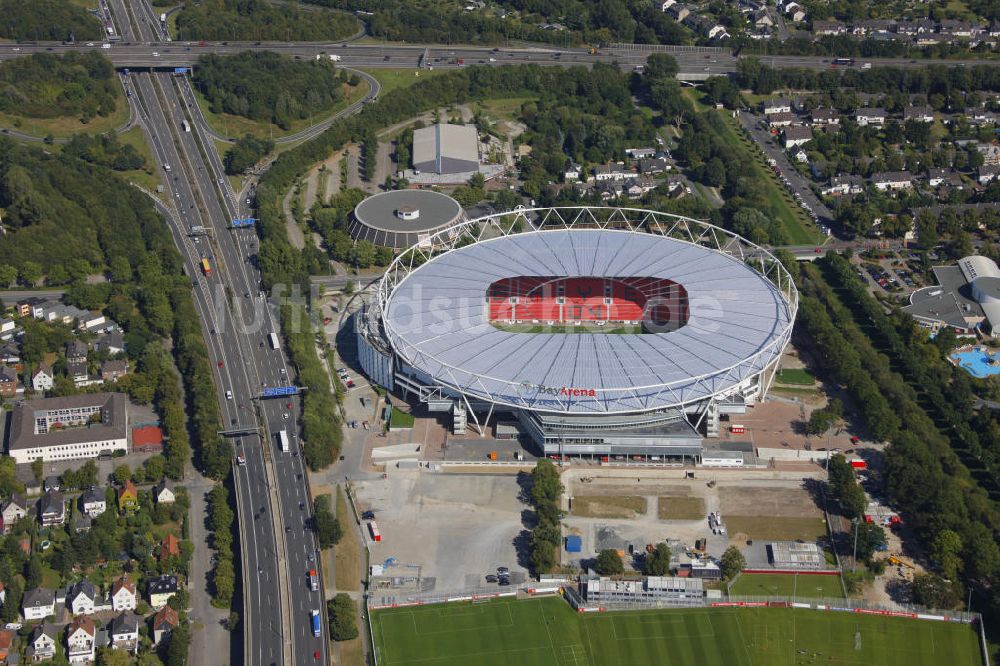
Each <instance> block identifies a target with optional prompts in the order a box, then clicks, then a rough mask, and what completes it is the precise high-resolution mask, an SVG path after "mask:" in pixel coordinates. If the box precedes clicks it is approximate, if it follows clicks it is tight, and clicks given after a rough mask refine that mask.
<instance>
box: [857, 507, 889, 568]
mask: <svg viewBox="0 0 1000 666" xmlns="http://www.w3.org/2000/svg"><path fill="white" fill-rule="evenodd" d="M856 520H858V521H860V522H859V523H858V526H857V529H858V550H857V554H858V559H860V560H864V561H866V562H870V561H871V559H872V556H873V555H874V554H875V553H876V552H877V551H880V550H885V548H886V539H885V530H884V529H882V526H881V525H876V524H875V523H866V522H864V519H863V518H860V517H859V518H857V519H856Z"/></svg>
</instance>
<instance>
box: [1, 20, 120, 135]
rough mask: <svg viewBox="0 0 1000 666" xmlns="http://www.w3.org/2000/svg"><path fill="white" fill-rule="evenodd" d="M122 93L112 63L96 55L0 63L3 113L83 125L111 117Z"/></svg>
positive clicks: (44, 56)
mask: <svg viewBox="0 0 1000 666" xmlns="http://www.w3.org/2000/svg"><path fill="white" fill-rule="evenodd" d="M0 16H3V12H2V9H0ZM4 22H5V21H4V20H3V19H0V23H4ZM120 94H121V92H120V87H119V86H118V81H117V80H116V79H115V71H114V68H113V67H112V66H111V62H110V61H108V60H107V59H106V58H104V57H103V56H102V55H101V54H100V53H98V52H97V51H86V52H83V53H67V54H66V55H65V56H57V55H53V54H51V53H33V54H32V55H31V56H29V57H27V58H15V59H13V60H8V61H6V62H3V63H0V111H3V112H5V113H10V114H13V115H17V116H25V117H29V118H56V117H59V116H78V117H80V118H81V119H82V120H83V121H85V122H86V121H88V120H90V119H91V118H93V117H94V116H108V115H110V114H112V113H114V111H115V105H116V101H117V99H118V96H119V95H120Z"/></svg>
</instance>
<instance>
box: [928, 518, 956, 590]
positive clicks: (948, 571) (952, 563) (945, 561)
mask: <svg viewBox="0 0 1000 666" xmlns="http://www.w3.org/2000/svg"><path fill="white" fill-rule="evenodd" d="M961 552H962V537H961V536H959V534H958V532H955V531H954V530H948V529H945V530H941V531H940V532H938V533H937V536H935V537H934V540H933V541H932V542H931V547H930V556H931V559H932V560H934V561H935V562H937V565H938V566H939V567H941V573H942V574H944V577H945V578H947V579H949V580H957V579H958V573H959V571H961V570H962V565H963V563H962V558H961V555H960V553H961Z"/></svg>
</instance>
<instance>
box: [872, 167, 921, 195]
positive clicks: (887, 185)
mask: <svg viewBox="0 0 1000 666" xmlns="http://www.w3.org/2000/svg"><path fill="white" fill-rule="evenodd" d="M872 182H873V183H874V184H875V187H877V188H878V189H879V190H881V191H883V192H885V191H886V190H905V189H908V188H910V187H913V176H912V175H910V172H909V171H884V172H881V173H877V174H875V175H873V176H872Z"/></svg>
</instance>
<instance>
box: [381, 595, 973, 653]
mask: <svg viewBox="0 0 1000 666" xmlns="http://www.w3.org/2000/svg"><path fill="white" fill-rule="evenodd" d="M372 633H373V634H374V640H375V646H376V650H377V656H378V663H379V664H380V665H381V666H400V665H404V664H414V665H415V664H421V665H425V666H426V665H429V664H433V665H434V666H445V665H452V664H453V665H455V666H466V665H467V664H476V665H480V664H483V665H488V666H494V665H507V664H509V665H511V666H584V665H587V666H619V665H620V664H658V665H660V666H672V665H681V664H683V665H690V666H754V665H757V664H759V665H761V666H797V665H798V664H810V663H815V664H829V665H845V664H850V665H852V666H863V665H869V664H879V665H880V666H896V665H899V666H922V665H924V664H926V665H927V666H938V665H939V664H942V663H954V664H979V663H981V658H980V657H979V647H978V641H977V635H976V632H975V631H974V630H973V629H972V628H970V627H969V626H968V625H959V624H950V623H944V622H924V621H920V620H909V619H902V618H887V617H880V616H871V615H855V614H852V613H843V612H828V613H824V612H821V611H814V610H805V609H790V608H784V609H779V608H761V609H739V610H737V609H728V608H727V609H702V608H699V609H690V610H660V611H627V612H607V613H586V614H581V613H576V612H574V611H573V610H572V609H571V608H570V607H569V605H568V604H567V603H566V602H565V601H563V600H562V599H560V598H558V597H549V598H545V599H530V600H525V601H514V600H501V601H492V602H489V603H482V604H469V603H461V604H447V605H445V604H441V605H432V606H422V607H411V608H397V609H387V610H380V611H376V612H375V613H373V614H372ZM810 660H811V661H810Z"/></svg>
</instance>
